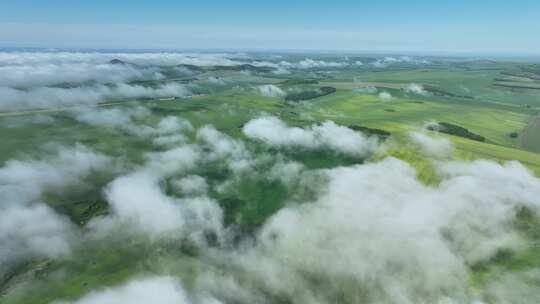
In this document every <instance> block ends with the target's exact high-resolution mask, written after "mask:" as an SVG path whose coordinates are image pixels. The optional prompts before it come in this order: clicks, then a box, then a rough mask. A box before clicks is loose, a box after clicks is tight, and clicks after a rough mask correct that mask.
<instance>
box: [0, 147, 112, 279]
mask: <svg viewBox="0 0 540 304" xmlns="http://www.w3.org/2000/svg"><path fill="white" fill-rule="evenodd" d="M109 165H110V159H109V158H108V157H106V156H104V155H101V154H97V153H95V152H93V151H92V150H90V149H88V148H86V147H84V146H81V145H78V146H75V147H73V148H66V147H60V148H59V149H58V152H57V153H56V155H54V156H52V157H49V158H44V159H41V160H35V159H25V160H9V161H7V162H6V163H5V165H4V166H3V167H1V168H0V201H1V202H2V203H1V204H0V243H2V246H0V265H1V264H3V263H4V262H9V261H13V260H24V259H26V258H32V257H50V258H54V257H59V256H63V255H66V254H68V253H69V251H70V242H71V240H72V237H73V233H74V228H73V225H72V224H71V223H70V222H69V219H67V218H64V217H63V216H60V215H58V214H56V213H55V211H54V210H53V209H51V208H50V207H48V206H47V205H45V204H44V203H42V201H41V196H42V194H43V193H44V192H45V191H55V192H59V191H63V190H65V189H69V188H70V187H72V186H76V185H79V184H80V183H81V182H82V180H83V179H84V177H85V176H87V175H89V174H90V173H92V172H95V171H97V170H102V169H104V168H105V167H107V166H109ZM4 270H5V269H1V270H0V274H2V272H3V271H4Z"/></svg>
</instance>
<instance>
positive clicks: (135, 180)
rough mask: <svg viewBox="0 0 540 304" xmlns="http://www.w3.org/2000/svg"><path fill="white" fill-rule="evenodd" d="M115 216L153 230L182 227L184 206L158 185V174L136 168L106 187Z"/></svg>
mask: <svg viewBox="0 0 540 304" xmlns="http://www.w3.org/2000/svg"><path fill="white" fill-rule="evenodd" d="M105 194H106V198H107V201H108V202H109V204H110V205H111V208H112V210H113V212H114V214H115V216H117V217H119V218H120V219H121V220H125V221H128V222H133V223H134V224H136V225H137V226H138V227H140V228H142V229H143V230H145V231H147V232H149V233H152V234H162V233H165V232H171V231H175V230H177V231H178V230H180V229H181V228H182V227H183V225H184V218H183V217H182V210H181V209H180V207H179V206H178V202H176V201H175V200H174V199H173V198H171V197H168V196H166V195H165V194H164V193H163V190H162V189H161V188H160V186H159V177H157V176H155V175H152V174H150V173H148V172H136V173H133V174H130V175H127V176H122V177H119V178H117V179H116V180H114V181H113V182H112V183H111V184H110V185H109V186H107V189H106V190H105Z"/></svg>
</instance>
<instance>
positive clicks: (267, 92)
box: [257, 84, 286, 97]
mask: <svg viewBox="0 0 540 304" xmlns="http://www.w3.org/2000/svg"><path fill="white" fill-rule="evenodd" d="M257 91H258V92H259V94H261V95H262V96H266V97H284V96H285V95H286V93H285V91H283V90H282V89H280V88H279V87H278V86H275V85H272V84H267V85H261V86H258V87H257Z"/></svg>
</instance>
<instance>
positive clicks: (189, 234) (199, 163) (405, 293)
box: [0, 49, 540, 304]
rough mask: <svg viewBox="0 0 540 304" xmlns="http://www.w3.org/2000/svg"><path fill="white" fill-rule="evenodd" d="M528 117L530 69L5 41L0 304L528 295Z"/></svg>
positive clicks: (473, 62) (531, 217) (534, 241)
mask: <svg viewBox="0 0 540 304" xmlns="http://www.w3.org/2000/svg"><path fill="white" fill-rule="evenodd" d="M529 61H531V62H529ZM539 115H540V64H538V63H535V62H533V61H532V60H511V59H497V58H490V59H485V58H467V57H434V56H425V57H423V56H405V55H400V54H388V55H381V54H376V55H369V54H354V53H350V54H347V53H340V54H337V53H330V52H327V53H324V54H317V53H298V52H296V53H295V52H288V53H285V52H284V53H264V52H258V53H227V52H223V53H214V52H190V53H187V52H134V51H114V52H113V51H73V50H71V51H70V50H39V49H32V50H4V51H2V52H0V138H1V141H2V144H1V145H0V201H1V203H0V303H2V304H4V303H5V304H11V303H21V304H32V303H75V304H95V303H100V304H101V303H201V304H202V303H441V304H443V303H445V304H446V303H456V304H457V303H467V304H473V303H474V304H480V303H485V304H488V303H489V304H503V303H539V302H540V135H539V134H540V116H539Z"/></svg>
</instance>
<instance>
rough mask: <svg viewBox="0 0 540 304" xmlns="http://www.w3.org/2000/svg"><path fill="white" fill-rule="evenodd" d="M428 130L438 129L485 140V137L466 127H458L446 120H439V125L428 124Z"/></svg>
mask: <svg viewBox="0 0 540 304" xmlns="http://www.w3.org/2000/svg"><path fill="white" fill-rule="evenodd" d="M428 129H429V130H431V131H438V132H441V133H445V134H450V135H454V136H459V137H464V138H468V139H472V140H476V141H482V142H484V141H486V138H485V137H484V136H482V135H478V134H475V133H473V132H471V131H469V130H468V129H465V128H463V127H460V126H458V125H454V124H451V123H447V122H439V126H438V127H437V126H429V127H428Z"/></svg>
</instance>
